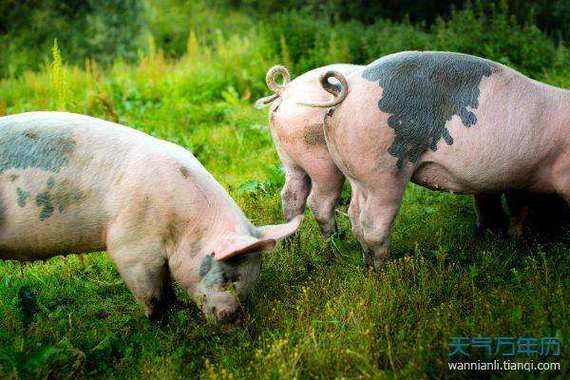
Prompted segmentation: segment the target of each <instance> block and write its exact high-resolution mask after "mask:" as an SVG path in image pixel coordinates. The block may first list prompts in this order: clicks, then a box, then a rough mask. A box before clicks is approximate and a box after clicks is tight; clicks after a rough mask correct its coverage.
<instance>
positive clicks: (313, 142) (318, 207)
mask: <svg viewBox="0 0 570 380" xmlns="http://www.w3.org/2000/svg"><path fill="white" fill-rule="evenodd" d="M364 68H365V66H357V65H348V64H335V65H329V66H323V67H320V68H317V69H314V70H311V71H309V72H307V73H305V74H303V75H301V76H299V77H297V78H295V80H293V81H291V80H290V75H289V71H288V70H287V69H286V68H285V67H283V66H280V65H278V66H274V67H272V68H271V69H269V71H268V72H267V75H266V82H267V86H268V87H269V89H271V90H272V91H273V92H274V95H271V96H268V97H265V98H262V99H259V100H258V101H257V102H256V107H258V108H261V107H264V106H270V110H269V120H270V130H271V134H272V137H273V141H274V144H275V147H276V150H277V153H278V155H279V157H280V159H281V162H282V164H283V166H284V168H285V173H286V179H285V186H284V187H283V189H282V192H281V201H282V207H283V211H284V214H285V218H286V219H287V220H291V219H292V218H294V217H295V216H297V215H301V214H303V212H304V210H305V205H306V203H307V199H308V200H309V202H308V203H309V205H310V208H311V210H312V212H313V214H314V216H315V219H316V220H317V222H318V223H319V226H320V227H321V231H322V233H323V236H324V237H325V238H329V237H330V236H331V235H332V234H333V233H334V232H335V230H336V224H335V219H334V209H335V206H336V204H337V202H338V199H339V198H340V194H341V191H342V186H343V183H344V175H343V174H342V172H341V171H340V170H339V169H338V168H337V166H336V164H335V163H334V161H333V159H332V157H331V156H330V153H329V151H328V148H327V146H326V142H325V135H324V130H323V128H324V125H323V122H324V114H323V111H322V110H321V109H318V108H314V107H309V106H308V105H313V106H314V105H317V104H315V103H319V102H320V103H324V105H325V106H327V107H328V106H330V103H329V102H327V96H328V93H327V91H325V89H323V87H322V86H321V83H320V77H321V76H322V75H323V74H324V73H326V72H328V71H332V70H334V71H337V72H339V73H341V74H342V75H343V76H347V75H349V74H352V73H354V72H356V71H362V70H363V69H364ZM279 76H282V77H283V84H281V85H280V84H278V83H277V78H278V77H279ZM339 84H340V83H338V81H337V86H338V85H339ZM327 85H330V84H329V83H327ZM332 86H333V87H334V85H332ZM339 100H340V99H339ZM515 198H516V199H517V201H518V202H516V203H515V202H508V206H509V210H510V211H511V214H513V216H514V217H513V218H512V223H511V230H512V231H513V232H514V233H515V234H516V235H522V229H523V227H524V225H525V223H524V219H525V216H526V215H527V214H528V211H525V210H527V208H528V207H527V206H526V205H524V203H522V201H523V200H524V199H525V198H526V196H524V194H507V199H508V200H509V201H510V200H511V199H515ZM475 210H476V212H477V231H478V233H479V234H481V233H483V232H484V231H485V230H486V229H489V230H492V231H495V232H498V233H504V232H506V229H507V226H508V217H507V215H506V214H505V213H504V211H503V207H502V203H501V195H500V194H478V195H476V196H475Z"/></svg>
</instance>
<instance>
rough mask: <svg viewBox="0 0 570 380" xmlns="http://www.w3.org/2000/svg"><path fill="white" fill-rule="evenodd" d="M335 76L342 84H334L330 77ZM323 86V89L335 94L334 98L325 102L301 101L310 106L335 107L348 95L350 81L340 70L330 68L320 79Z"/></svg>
mask: <svg viewBox="0 0 570 380" xmlns="http://www.w3.org/2000/svg"><path fill="white" fill-rule="evenodd" d="M331 78H334V79H336V80H337V81H338V82H339V83H340V86H339V85H337V84H332V83H331V82H330V81H329V79H331ZM319 81H320V83H321V86H322V87H323V89H324V90H325V91H326V92H328V93H329V94H331V95H333V96H334V98H333V99H332V100H329V101H325V102H314V103H299V104H302V105H305V106H310V107H323V108H328V107H334V106H336V105H337V104H340V103H341V102H342V101H343V100H344V99H345V98H346V96H347V95H348V81H347V80H346V78H345V76H344V75H342V74H341V73H339V72H338V71H334V70H329V71H327V72H326V73H324V74H322V75H321V78H320V79H319Z"/></svg>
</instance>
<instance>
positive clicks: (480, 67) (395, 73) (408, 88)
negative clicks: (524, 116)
mask: <svg viewBox="0 0 570 380" xmlns="http://www.w3.org/2000/svg"><path fill="white" fill-rule="evenodd" d="M497 69H498V66H497V65H495V64H493V63H492V62H490V61H487V60H484V59H481V58H478V57H473V56H469V55H465V54H457V53H447V52H409V53H403V54H395V55H390V56H387V57H384V58H381V59H379V60H377V61H375V62H373V63H371V64H370V65H368V66H367V68H366V69H365V70H364V71H363V73H362V77H363V78H364V79H367V80H370V81H378V83H379V85H380V87H382V89H383V91H384V92H383V96H382V98H381V99H380V100H379V101H378V108H379V109H380V110H381V111H382V112H385V113H387V114H390V117H389V118H388V126H389V127H390V128H393V129H394V132H395V134H396V135H395V138H394V142H393V143H392V145H391V146H390V148H389V153H390V154H391V155H392V156H394V157H396V158H398V162H397V167H398V168H402V166H403V165H404V162H405V161H406V160H408V161H410V162H412V163H416V162H417V161H418V159H419V158H420V157H421V155H422V154H423V153H424V152H425V151H427V150H428V149H431V150H432V151H436V150H437V144H438V142H439V141H440V140H441V139H442V138H443V140H444V141H445V142H446V143H447V144H449V145H451V144H453V137H452V136H450V135H449V132H448V131H447V128H446V126H445V125H446V123H447V122H448V121H450V120H451V118H452V117H453V116H454V115H457V116H459V118H460V119H461V122H462V123H463V125H464V126H466V127H467V128H469V127H472V126H474V125H475V124H476V123H477V117H476V116H475V114H474V113H473V112H472V110H475V109H477V107H478V106H479V95H480V90H479V85H480V83H481V80H482V79H483V77H489V76H491V74H492V73H493V72H494V71H496V70H497Z"/></svg>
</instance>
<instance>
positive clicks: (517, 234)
mask: <svg viewBox="0 0 570 380" xmlns="http://www.w3.org/2000/svg"><path fill="white" fill-rule="evenodd" d="M508 236H509V237H510V238H511V239H516V240H523V239H524V237H525V233H524V228H523V226H522V224H512V225H511V226H510V227H509V231H508Z"/></svg>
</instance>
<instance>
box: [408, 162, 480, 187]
mask: <svg viewBox="0 0 570 380" xmlns="http://www.w3.org/2000/svg"><path fill="white" fill-rule="evenodd" d="M412 182H413V183H415V184H416V185H420V186H423V187H426V188H428V189H430V190H435V191H445V192H451V193H458V194H472V193H476V192H478V191H477V190H476V189H475V188H474V187H472V186H469V185H468V184H467V183H465V181H463V180H462V179H460V178H458V177H457V176H455V175H454V174H453V173H452V172H451V171H450V170H448V169H447V168H445V167H444V166H443V165H441V164H439V163H437V162H422V163H421V164H420V165H418V168H417V169H416V170H415V171H414V174H413V175H412Z"/></svg>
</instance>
